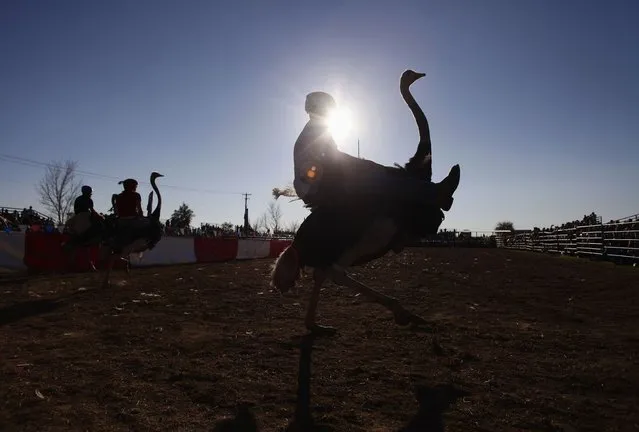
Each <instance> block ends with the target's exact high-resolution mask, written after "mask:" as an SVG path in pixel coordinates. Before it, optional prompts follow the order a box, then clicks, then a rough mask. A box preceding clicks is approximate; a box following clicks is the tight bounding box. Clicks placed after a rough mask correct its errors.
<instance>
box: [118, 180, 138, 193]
mask: <svg viewBox="0 0 639 432" xmlns="http://www.w3.org/2000/svg"><path fill="white" fill-rule="evenodd" d="M120 183H122V186H123V187H124V190H125V191H135V189H136V188H137V187H138V181H137V180H136V179H132V178H129V179H126V180H123V181H121V182H120Z"/></svg>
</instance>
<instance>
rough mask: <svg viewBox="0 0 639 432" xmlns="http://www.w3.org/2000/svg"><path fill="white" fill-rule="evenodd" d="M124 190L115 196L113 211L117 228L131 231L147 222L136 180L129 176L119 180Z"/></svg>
mask: <svg viewBox="0 0 639 432" xmlns="http://www.w3.org/2000/svg"><path fill="white" fill-rule="evenodd" d="M120 184H122V186H123V187H124V190H123V191H122V192H120V193H119V194H118V195H116V196H115V200H114V201H115V203H114V209H113V210H114V213H115V215H116V216H117V218H118V230H122V231H127V232H128V231H132V230H136V229H138V228H141V227H143V226H145V225H146V224H148V219H147V218H145V217H144V214H143V213H142V197H141V196H140V194H139V193H138V192H137V188H138V182H137V180H135V179H132V178H129V179H126V180H123V181H121V182H120Z"/></svg>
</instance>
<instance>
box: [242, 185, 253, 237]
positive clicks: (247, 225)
mask: <svg viewBox="0 0 639 432" xmlns="http://www.w3.org/2000/svg"><path fill="white" fill-rule="evenodd" d="M242 195H243V196H244V233H245V234H244V235H247V234H248V230H249V228H250V226H251V225H250V224H249V217H248V197H249V196H251V195H252V194H250V193H243V194H242Z"/></svg>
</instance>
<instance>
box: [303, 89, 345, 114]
mask: <svg viewBox="0 0 639 432" xmlns="http://www.w3.org/2000/svg"><path fill="white" fill-rule="evenodd" d="M336 106H337V104H336V103H335V99H333V96H331V95H329V94H328V93H325V92H321V91H316V92H312V93H309V94H307V95H306V104H305V105H304V109H306V112H307V113H308V114H309V115H310V114H315V115H320V116H325V115H327V114H328V113H329V112H330V110H332V109H334V108H335V107H336Z"/></svg>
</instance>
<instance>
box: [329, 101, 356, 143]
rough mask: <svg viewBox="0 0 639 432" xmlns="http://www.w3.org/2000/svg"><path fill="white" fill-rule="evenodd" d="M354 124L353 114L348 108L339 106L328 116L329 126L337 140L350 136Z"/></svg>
mask: <svg viewBox="0 0 639 432" xmlns="http://www.w3.org/2000/svg"><path fill="white" fill-rule="evenodd" d="M352 126H353V116H352V114H351V111H350V110H349V109H348V108H337V109H335V110H333V112H331V114H329V116H328V128H329V130H330V131H331V135H333V139H334V140H335V141H341V140H343V139H344V138H346V137H347V136H348V133H349V132H350V131H351V128H352Z"/></svg>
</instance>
